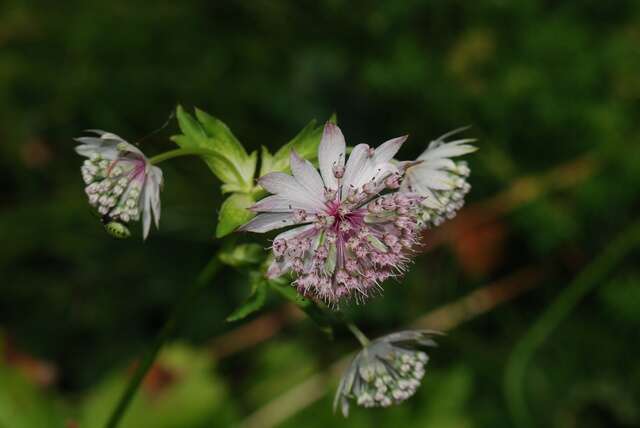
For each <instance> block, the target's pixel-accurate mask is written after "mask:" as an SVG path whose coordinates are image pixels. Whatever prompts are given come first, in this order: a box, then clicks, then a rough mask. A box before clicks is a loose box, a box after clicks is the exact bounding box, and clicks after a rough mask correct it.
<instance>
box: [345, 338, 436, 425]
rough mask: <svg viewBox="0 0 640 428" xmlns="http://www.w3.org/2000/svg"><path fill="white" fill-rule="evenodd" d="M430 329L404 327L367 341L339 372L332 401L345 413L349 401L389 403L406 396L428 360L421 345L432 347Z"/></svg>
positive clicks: (376, 404)
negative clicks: (405, 328) (340, 376)
mask: <svg viewBox="0 0 640 428" xmlns="http://www.w3.org/2000/svg"><path fill="white" fill-rule="evenodd" d="M434 334H439V333H437V332H434V331H424V330H406V331H400V332H396V333H392V334H389V335H387V336H383V337H381V338H378V339H376V340H373V341H372V342H370V343H369V344H368V345H367V346H365V347H364V348H363V349H362V350H361V351H360V352H359V353H358V354H357V355H356V356H355V357H354V358H353V360H352V361H351V364H350V365H349V367H348V368H347V370H346V371H345V372H344V373H343V375H342V379H341V380H340V385H339V386H338V390H337V391H336V396H335V399H334V401H333V410H334V412H335V411H336V410H337V408H338V406H340V409H341V411H342V414H343V415H344V416H345V417H347V416H349V403H350V401H354V402H355V403H356V404H357V405H358V406H362V407H389V406H391V405H392V404H398V403H401V402H402V401H404V400H406V399H408V398H409V397H411V396H412V395H413V394H415V392H416V390H417V389H418V387H419V386H420V384H421V382H422V378H423V377H424V373H425V366H426V365H427V362H428V361H429V357H428V355H427V354H426V353H425V352H423V351H421V350H419V348H421V347H435V346H436V343H435V342H434V340H433V339H432V336H433V335H434Z"/></svg>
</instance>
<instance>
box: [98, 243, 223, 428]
mask: <svg viewBox="0 0 640 428" xmlns="http://www.w3.org/2000/svg"><path fill="white" fill-rule="evenodd" d="M219 267H220V263H219V261H218V257H217V256H216V257H214V258H213V259H211V261H210V262H209V263H208V264H207V265H206V266H205V267H204V269H203V270H202V271H201V272H200V274H199V275H198V278H197V279H196V280H195V281H194V282H193V283H192V284H191V286H190V287H189V288H188V289H187V290H186V293H185V294H183V295H182V298H181V299H180V302H178V304H177V305H176V306H175V308H174V309H173V312H172V314H171V316H170V317H169V319H167V321H166V322H165V324H164V326H163V327H162V330H160V333H159V334H158V336H157V337H156V339H155V342H154V343H153V346H152V347H151V348H150V349H149V350H148V351H147V353H146V354H145V355H144V357H143V358H142V361H141V362H140V365H138V367H137V368H136V371H135V373H134V374H133V376H132V377H131V380H130V381H129V384H128V385H127V388H126V389H125V390H124V392H123V394H122V396H121V397H120V400H119V401H118V404H117V405H116V408H115V409H114V410H113V412H112V413H111V416H110V417H109V420H108V422H107V424H106V425H105V428H116V427H117V426H118V424H119V423H120V420H121V419H122V417H123V416H124V414H125V412H126V411H127V408H128V407H129V405H130V404H131V401H132V400H133V398H134V397H135V394H136V392H137V391H138V388H139V387H140V384H141V383H142V380H143V379H144V377H145V375H146V374H147V372H148V371H149V369H150V368H151V366H152V365H153V362H154V361H155V359H156V357H157V356H158V353H159V352H160V350H161V349H162V346H163V345H164V344H165V343H166V342H167V340H169V339H170V337H171V336H172V335H173V333H174V332H175V330H176V327H177V325H178V323H179V322H180V320H181V319H182V318H183V317H184V315H186V314H187V313H189V310H190V308H191V305H192V304H193V302H194V300H195V298H196V297H197V296H198V294H199V292H200V291H201V290H202V289H203V288H204V287H205V286H206V285H207V284H209V281H210V280H211V278H213V276H214V275H215V274H216V273H217V272H218V270H219Z"/></svg>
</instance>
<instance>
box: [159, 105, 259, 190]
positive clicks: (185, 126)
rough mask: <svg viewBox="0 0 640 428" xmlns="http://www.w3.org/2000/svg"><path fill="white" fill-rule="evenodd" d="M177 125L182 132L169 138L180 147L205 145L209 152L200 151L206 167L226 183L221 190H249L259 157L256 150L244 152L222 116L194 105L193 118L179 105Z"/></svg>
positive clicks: (200, 147) (202, 146) (202, 147)
mask: <svg viewBox="0 0 640 428" xmlns="http://www.w3.org/2000/svg"><path fill="white" fill-rule="evenodd" d="M176 117H177V118H178V125H179V126H180V130H181V131H182V135H176V136H173V137H172V138H171V140H172V141H174V142H175V143H176V144H177V145H178V146H180V147H182V148H199V149H206V150H208V151H210V152H211V155H202V158H203V159H204V161H205V162H206V163H207V165H208V166H209V169H211V171H212V172H213V173H214V174H215V175H216V177H218V178H219V179H220V181H222V182H223V183H225V185H226V186H224V188H223V192H224V191H226V192H235V191H243V192H250V191H251V190H252V188H253V179H254V175H255V170H256V164H257V160H258V153H257V152H253V153H251V154H250V155H249V154H247V152H246V151H245V149H244V147H243V146H242V144H241V143H240V142H239V141H238V139H237V138H236V137H235V136H234V135H233V133H232V132H231V130H230V129H229V127H228V126H227V125H225V124H224V123H223V122H222V121H221V120H219V119H217V118H215V117H213V116H211V115H209V114H208V113H205V112H204V111H202V110H198V109H196V116H195V118H194V117H193V116H192V115H191V114H189V113H188V112H187V111H185V110H184V108H182V106H178V107H177V109H176Z"/></svg>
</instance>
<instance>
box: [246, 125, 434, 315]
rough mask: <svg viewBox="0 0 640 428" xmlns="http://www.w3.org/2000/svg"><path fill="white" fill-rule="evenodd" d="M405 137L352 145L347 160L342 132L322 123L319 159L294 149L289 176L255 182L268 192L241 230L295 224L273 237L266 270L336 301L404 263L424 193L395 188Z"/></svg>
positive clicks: (364, 293)
mask: <svg viewBox="0 0 640 428" xmlns="http://www.w3.org/2000/svg"><path fill="white" fill-rule="evenodd" d="M406 138H407V137H406V136H403V137H399V138H394V139H392V140H389V141H387V142H385V143H383V144H382V145H380V146H379V147H378V148H376V149H373V148H371V147H369V146H368V145H366V144H359V145H357V146H355V147H354V148H353V151H352V152H351V155H350V156H349V158H348V160H347V159H346V156H345V150H346V143H345V140H344V137H343V135H342V132H341V131H340V128H338V126H336V125H334V124H333V123H327V124H326V125H325V127H324V132H323V135H322V139H321V141H320V146H319V147H318V163H319V169H320V172H319V173H318V171H317V170H316V169H315V168H314V167H313V166H312V164H311V163H310V162H308V161H306V160H304V159H302V158H300V157H299V156H298V155H297V154H296V153H295V152H294V151H292V152H291V171H292V174H293V175H288V174H284V173H281V172H273V173H270V174H267V175H265V176H263V177H262V178H260V180H259V184H260V185H261V186H262V187H264V188H265V189H266V190H267V191H268V192H270V193H272V195H271V196H268V197H266V198H264V199H262V200H261V201H259V202H258V203H257V204H256V205H255V206H253V207H252V209H253V210H254V211H256V212H258V213H259V214H258V215H257V216H256V217H255V218H253V220H251V221H250V222H248V223H247V224H245V225H244V226H242V227H241V228H240V229H239V230H243V231H250V232H259V233H264V232H268V231H270V230H274V229H279V228H282V227H286V226H293V225H298V226H297V227H295V228H292V229H289V230H287V231H285V232H283V233H281V234H280V235H278V236H277V237H276V238H275V239H274V241H273V246H272V250H273V255H274V257H275V261H274V263H273V264H272V265H271V267H270V268H269V271H268V275H269V276H270V277H277V276H280V275H282V274H284V273H286V272H288V271H292V272H294V273H295V274H296V277H297V278H296V280H295V281H294V283H293V284H294V285H295V286H296V287H297V289H298V291H299V292H300V293H301V294H303V295H305V296H308V297H311V298H314V299H319V300H322V301H324V302H326V303H328V304H329V305H330V306H332V307H335V306H337V305H338V303H339V302H341V301H342V300H344V299H348V298H351V299H355V300H356V301H364V300H365V299H366V298H367V297H368V296H370V295H371V294H372V293H373V292H375V291H376V290H380V289H381V285H380V284H381V283H382V282H383V281H384V280H385V279H387V278H389V277H392V276H397V275H398V274H400V273H401V272H403V270H404V269H405V267H406V265H407V263H408V261H409V258H410V256H411V248H412V247H413V246H414V245H415V243H416V241H417V239H418V214H419V210H420V203H421V202H422V200H423V198H422V197H421V196H420V195H416V194H413V193H411V192H402V193H401V192H399V188H400V185H401V183H402V180H403V177H404V168H402V167H400V168H399V167H398V166H396V164H395V162H392V159H393V156H394V155H395V154H396V153H397V151H398V150H399V148H400V146H401V145H402V143H403V142H404V141H405V140H406Z"/></svg>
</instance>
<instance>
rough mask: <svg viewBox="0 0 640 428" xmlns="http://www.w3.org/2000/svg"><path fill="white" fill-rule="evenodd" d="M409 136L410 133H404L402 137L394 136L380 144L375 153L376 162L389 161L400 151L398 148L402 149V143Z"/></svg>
mask: <svg viewBox="0 0 640 428" xmlns="http://www.w3.org/2000/svg"><path fill="white" fill-rule="evenodd" d="M407 138H409V136H408V135H403V136H402V137H397V138H392V139H391V140H388V141H385V142H384V143H382V144H380V146H379V147H378V148H376V151H375V153H374V155H373V159H374V162H375V163H381V162H389V161H390V160H391V159H393V157H394V156H395V155H396V153H398V150H400V147H402V144H403V143H404V142H405V141H407Z"/></svg>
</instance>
